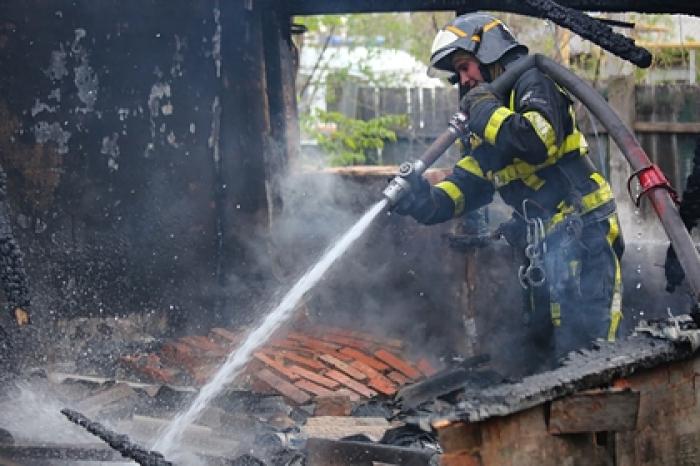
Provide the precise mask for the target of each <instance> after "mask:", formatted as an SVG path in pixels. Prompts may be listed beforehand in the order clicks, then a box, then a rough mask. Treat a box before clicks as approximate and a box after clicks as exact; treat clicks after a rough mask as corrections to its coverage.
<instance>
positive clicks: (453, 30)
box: [445, 26, 467, 37]
mask: <svg viewBox="0 0 700 466" xmlns="http://www.w3.org/2000/svg"><path fill="white" fill-rule="evenodd" d="M445 30H446V31H450V32H451V33H453V34H456V35H457V36H459V37H466V36H467V33H466V32H464V31H462V30H461V29H460V28H458V27H455V26H447V27H446V28H445Z"/></svg>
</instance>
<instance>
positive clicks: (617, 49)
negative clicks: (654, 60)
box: [525, 0, 651, 68]
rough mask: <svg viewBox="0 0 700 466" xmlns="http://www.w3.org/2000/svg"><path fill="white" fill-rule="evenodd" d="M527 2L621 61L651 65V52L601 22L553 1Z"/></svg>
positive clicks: (537, 0) (644, 65)
mask: <svg viewBox="0 0 700 466" xmlns="http://www.w3.org/2000/svg"><path fill="white" fill-rule="evenodd" d="M525 3H527V4H528V5H530V6H531V7H532V8H534V9H536V10H537V11H539V12H540V16H541V17H543V18H547V19H550V20H552V21H554V22H555V23H556V24H558V25H559V26H562V27H565V28H567V29H570V30H571V31H573V32H575V33H576V34H578V35H579V36H581V37H583V38H584V39H588V40H590V41H591V42H593V43H594V44H597V45H599V46H601V47H602V48H604V49H605V50H607V51H609V52H611V53H613V54H615V55H617V56H618V57H620V58H624V59H625V60H629V61H631V62H632V63H634V64H635V65H637V66H639V67H641V68H647V67H649V65H651V53H649V51H648V50H646V49H644V48H642V47H637V46H636V45H634V41H633V40H632V39H630V38H629V37H626V36H623V35H622V34H618V33H617V32H615V31H613V30H612V28H611V27H610V26H609V25H607V24H605V23H603V22H601V21H598V20H596V19H594V18H591V17H590V16H588V15H586V14H584V13H581V12H580V11H577V10H575V9H573V8H568V7H565V6H562V5H559V4H558V3H556V2H554V1H552V0H525Z"/></svg>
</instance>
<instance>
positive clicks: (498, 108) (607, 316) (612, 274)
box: [413, 68, 623, 340]
mask: <svg viewBox="0 0 700 466" xmlns="http://www.w3.org/2000/svg"><path fill="white" fill-rule="evenodd" d="M469 117H470V118H469V125H470V129H471V131H472V135H471V137H470V140H469V142H468V143H467V146H468V147H467V151H466V155H465V156H464V157H463V158H462V159H461V160H460V161H459V162H458V163H457V164H456V166H455V167H454V169H453V171H452V173H451V174H450V175H449V176H447V177H446V179H445V180H444V181H442V182H440V183H438V184H437V185H435V186H433V187H431V189H430V197H429V199H425V201H424V202H422V203H419V206H418V207H419V209H418V211H416V212H414V213H413V216H414V217H415V218H416V219H417V220H418V221H419V222H421V223H425V224H433V223H439V222H444V221H446V220H449V219H451V218H453V217H456V216H459V215H460V214H462V213H463V212H468V211H472V210H474V209H478V208H479V207H482V206H484V205H486V204H488V203H490V202H491V201H492V199H493V196H494V194H495V193H496V192H498V193H499V194H500V196H501V198H502V199H503V200H504V201H505V203H506V204H508V205H510V206H511V207H512V208H513V209H514V210H515V214H514V218H521V219H529V218H533V217H537V218H539V219H541V220H542V222H543V225H544V227H545V230H546V233H547V243H548V244H547V249H548V251H549V252H548V254H549V256H550V260H548V261H547V263H548V269H549V270H548V271H547V272H548V275H550V277H549V279H548V281H549V286H548V288H549V293H550V301H551V302H550V303H549V304H550V308H551V313H552V321H553V323H554V325H555V326H556V325H559V324H560V322H561V313H562V310H561V303H560V301H566V302H567V303H574V302H576V303H577V304H576V305H582V304H583V305H585V302H586V300H587V299H588V300H589V301H590V299H592V297H591V296H585V294H586V290H582V288H581V287H582V286H585V284H586V283H589V284H590V285H591V286H597V284H596V283H593V282H594V280H593V277H595V276H598V275H599V274H603V275H605V276H607V277H609V280H608V281H609V284H607V285H606V286H605V289H601V290H598V291H599V292H596V294H597V296H596V299H597V300H598V303H597V304H596V305H595V306H596V307H597V310H596V311H591V312H600V313H601V314H602V315H601V319H602V320H604V322H605V329H603V328H599V329H597V330H595V331H594V332H593V333H597V336H595V337H607V338H608V339H610V340H612V339H614V338H615V334H616V331H617V326H618V324H619V321H620V319H621V317H622V313H621V309H620V302H621V299H620V293H621V277H620V264H619V258H620V255H621V254H622V249H623V246H622V238H621V236H620V230H619V225H618V223H617V218H616V215H615V201H614V199H613V194H612V190H611V188H610V186H609V184H608V183H607V181H606V180H605V179H604V178H603V176H602V175H601V174H600V173H599V172H598V171H596V169H595V167H594V166H593V164H592V163H591V162H590V160H589V158H588V155H587V154H588V147H587V144H586V141H585V138H584V137H583V135H582V134H581V133H580V132H579V130H578V129H577V128H576V122H575V115H574V111H573V106H572V101H571V99H570V97H569V96H568V95H567V94H566V92H565V91H564V90H562V89H561V88H559V87H558V86H557V84H556V83H555V82H554V81H553V80H552V79H551V78H549V77H548V76H546V75H545V74H543V73H542V72H541V71H539V70H538V69H537V68H532V69H530V70H528V71H527V72H525V73H524V74H523V75H522V76H521V77H520V78H519V79H518V80H517V81H516V82H515V84H514V86H513V88H512V90H511V91H510V93H509V94H508V95H506V96H502V98H501V101H500V102H499V101H498V100H497V99H496V100H487V101H485V102H483V103H479V104H478V105H477V106H476V107H475V108H472V111H471V114H470V115H469ZM572 219H576V222H572ZM574 223H575V224H574ZM572 229H573V230H576V231H573V232H572V231H571V230H572ZM523 232H524V229H523ZM572 235H573V236H575V237H574V238H571V236H572ZM522 240H523V242H524V238H522ZM574 246H575V247H574ZM593 247H595V249H596V251H595V253H596V254H599V255H600V254H601V249H600V248H603V249H604V251H603V253H602V254H603V256H604V258H603V259H601V257H598V258H594V257H592V253H593V251H592V248H593ZM594 259H597V260H598V263H594ZM601 261H602V262H601ZM562 264H563V266H562ZM557 268H558V269H559V270H554V269H557ZM594 269H597V270H594ZM584 274H586V275H587V276H585V277H584V276H583V275H584ZM574 282H575V283H574ZM574 289H575V290H574ZM569 292H572V293H574V294H575V297H574V298H575V299H572V298H571V296H569V295H567V296H565V295H566V294H567V293H569ZM600 303H603V305H602V310H601V304H600ZM578 312H581V311H578ZM583 312H587V311H583ZM589 317H590V316H589ZM599 320H600V319H599ZM569 321H571V319H569ZM574 331H575V330H574ZM595 337H594V338H595Z"/></svg>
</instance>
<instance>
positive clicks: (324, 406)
mask: <svg viewBox="0 0 700 466" xmlns="http://www.w3.org/2000/svg"><path fill="white" fill-rule="evenodd" d="M314 403H315V404H316V407H315V408H314V416H349V415H350V413H351V412H352V401H351V400H350V397H349V396H348V395H347V394H342V395H341V394H338V393H336V392H333V393H331V394H330V395H321V396H318V397H316V399H315V400H314Z"/></svg>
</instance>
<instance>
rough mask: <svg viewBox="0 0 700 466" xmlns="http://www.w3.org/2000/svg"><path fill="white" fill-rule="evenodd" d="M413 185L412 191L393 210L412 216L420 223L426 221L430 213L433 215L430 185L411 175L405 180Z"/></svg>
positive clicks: (421, 178)
mask: <svg viewBox="0 0 700 466" xmlns="http://www.w3.org/2000/svg"><path fill="white" fill-rule="evenodd" d="M404 179H405V180H406V181H408V183H409V184H410V185H411V190H410V191H408V192H407V193H406V194H404V196H403V197H402V198H401V199H399V202H397V203H396V205H394V206H393V207H392V208H391V211H392V212H396V213H397V214H399V215H410V216H411V217H413V218H415V219H416V220H418V221H419V222H422V221H424V220H425V218H426V216H427V214H428V213H432V208H431V205H432V203H433V201H432V197H431V195H430V183H428V181H427V180H426V179H425V178H423V177H422V176H420V175H415V174H412V175H409V176H407V177H405V178H404Z"/></svg>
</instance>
